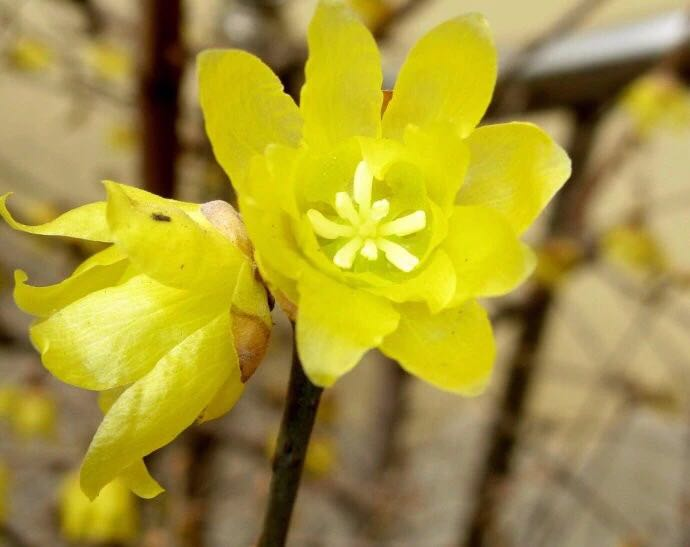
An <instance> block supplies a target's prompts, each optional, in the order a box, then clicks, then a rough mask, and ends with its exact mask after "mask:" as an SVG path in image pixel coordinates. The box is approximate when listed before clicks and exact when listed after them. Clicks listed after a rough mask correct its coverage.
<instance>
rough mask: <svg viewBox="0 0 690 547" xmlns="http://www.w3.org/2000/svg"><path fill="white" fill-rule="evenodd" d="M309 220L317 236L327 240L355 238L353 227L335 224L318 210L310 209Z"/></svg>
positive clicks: (308, 212)
mask: <svg viewBox="0 0 690 547" xmlns="http://www.w3.org/2000/svg"><path fill="white" fill-rule="evenodd" d="M307 218H308V219H309V222H311V225H312V228H314V232H316V235H318V236H321V237H323V238H325V239H338V238H339V237H353V236H354V235H355V229H354V227H353V226H346V225H345V224H338V223H337V222H333V221H332V220H330V219H328V218H326V217H325V216H323V215H322V214H321V212H320V211H317V210H316V209H309V210H308V211H307Z"/></svg>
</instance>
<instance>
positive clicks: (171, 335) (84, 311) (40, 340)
mask: <svg viewBox="0 0 690 547" xmlns="http://www.w3.org/2000/svg"><path fill="white" fill-rule="evenodd" d="M223 307H224V304H223V302H222V301H219V299H218V297H217V296H215V295H213V294H204V295H197V294H196V293H191V292H190V291H185V290H181V289H175V288H172V287H167V286H165V285H161V284H160V283H157V282H156V281H154V280H152V279H150V278H148V277H146V276H143V275H139V276H135V277H133V278H132V279H130V280H129V281H127V282H126V283H123V284H122V285H118V286H117V287H111V288H106V289H103V290H101V291H97V292H95V293H92V294H89V295H88V296H85V297H84V298H82V299H81V300H77V301H76V302H73V303H72V304H70V305H69V306H67V307H66V308H63V309H62V310H60V311H58V312H57V313H55V314H54V315H51V316H50V317H49V318H47V319H45V320H43V321H40V322H38V323H36V324H35V325H33V326H32V327H31V340H32V342H33V343H34V345H35V346H36V348H37V349H38V350H39V351H40V352H41V358H42V361H43V364H44V365H45V367H46V368H47V369H48V370H49V371H50V372H51V373H53V374H54V375H55V376H57V377H58V378H59V379H60V380H62V381H63V382H66V383H68V384H73V385H76V386H79V387H82V388H84V389H94V390H103V389H110V388H113V387H118V386H121V385H124V384H128V383H131V382H133V381H135V380H137V379H138V378H140V377H141V376H142V375H144V374H146V373H147V372H148V371H149V370H150V369H151V368H152V367H153V366H154V365H155V364H156V363H157V362H158V360H159V359H160V358H161V357H163V355H165V354H166V353H167V352H168V351H169V350H170V348H171V347H173V346H174V345H176V344H177V343H178V342H179V341H180V340H181V339H183V338H184V337H185V336H189V335H190V334H191V333H193V332H195V331H196V330H198V329H199V328H200V327H201V326H203V325H205V324H206V323H207V322H208V321H209V320H210V319H211V318H212V317H215V315H217V314H218V313H219V312H220V310H221V309H223Z"/></svg>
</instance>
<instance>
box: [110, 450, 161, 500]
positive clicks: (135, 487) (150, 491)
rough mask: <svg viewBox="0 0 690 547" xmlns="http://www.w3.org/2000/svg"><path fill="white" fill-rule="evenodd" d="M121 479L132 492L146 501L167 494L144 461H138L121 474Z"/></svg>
mask: <svg viewBox="0 0 690 547" xmlns="http://www.w3.org/2000/svg"><path fill="white" fill-rule="evenodd" d="M120 478H121V479H122V481H123V482H124V483H125V484H126V485H127V488H129V489H130V490H131V491H132V492H134V493H135V494H136V495H137V496H139V497H140V498H144V499H147V500H148V499H151V498H155V497H156V496H157V495H158V494H161V493H163V492H165V488H163V487H162V486H161V485H160V484H158V482H157V481H156V479H154V478H153V477H152V476H151V474H150V473H149V470H148V469H147V468H146V464H145V463H144V460H137V461H135V462H134V463H132V464H131V465H130V466H129V467H127V468H125V469H124V470H123V471H122V473H120Z"/></svg>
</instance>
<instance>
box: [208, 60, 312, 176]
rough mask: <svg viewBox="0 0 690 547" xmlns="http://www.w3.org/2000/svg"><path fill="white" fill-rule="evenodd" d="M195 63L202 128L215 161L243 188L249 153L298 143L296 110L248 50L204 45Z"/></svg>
mask: <svg viewBox="0 0 690 547" xmlns="http://www.w3.org/2000/svg"><path fill="white" fill-rule="evenodd" d="M197 63H198V76H199V96H200V100H201V108H202V110H203V112H204V119H205V121H206V133H207V134H208V136H209V138H210V139H211V144H212V145H213V151H214V153H215V155H216V158H217V159H218V162H219V163H220V164H221V165H222V166H223V169H225V171H226V172H227V173H228V175H229V176H230V178H231V179H232V182H233V184H234V185H235V186H236V187H237V188H242V184H243V182H244V178H245V175H246V172H247V170H248V168H249V162H250V160H251V158H252V156H254V155H256V154H263V153H264V151H265V149H266V147H267V146H268V145H269V144H274V143H276V144H286V145H292V146H296V145H298V144H299V142H300V137H301V128H302V119H301V117H300V113H299V110H298V108H297V105H295V103H294V101H293V100H292V99H291V98H290V97H289V96H288V95H287V94H285V93H284V92H283V85H282V84H281V83H280V80H279V79H278V77H277V76H276V75H275V74H273V72H271V69H270V68H268V67H267V66H266V65H265V64H264V63H263V62H261V61H260V60H259V59H257V58H256V57H254V56H253V55H250V54H249V53H246V52H244V51H238V50H207V51H204V52H203V53H201V54H200V55H199V57H198V61H197Z"/></svg>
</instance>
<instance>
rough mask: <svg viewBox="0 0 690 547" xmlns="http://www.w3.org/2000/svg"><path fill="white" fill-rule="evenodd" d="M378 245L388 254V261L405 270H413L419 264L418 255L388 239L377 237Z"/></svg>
mask: <svg viewBox="0 0 690 547" xmlns="http://www.w3.org/2000/svg"><path fill="white" fill-rule="evenodd" d="M376 246H377V247H378V248H379V249H381V250H382V251H383V252H384V253H385V254H386V259H387V260H388V262H390V263H391V264H393V266H395V267H396V268H398V269H399V270H402V271H403V272H406V273H407V272H411V271H412V270H414V268H415V267H416V266H417V264H419V259H418V258H417V257H416V256H414V255H413V254H412V253H410V252H409V251H408V250H407V249H405V248H404V247H401V246H400V245H398V244H397V243H393V242H392V241H389V240H388V239H377V240H376Z"/></svg>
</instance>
